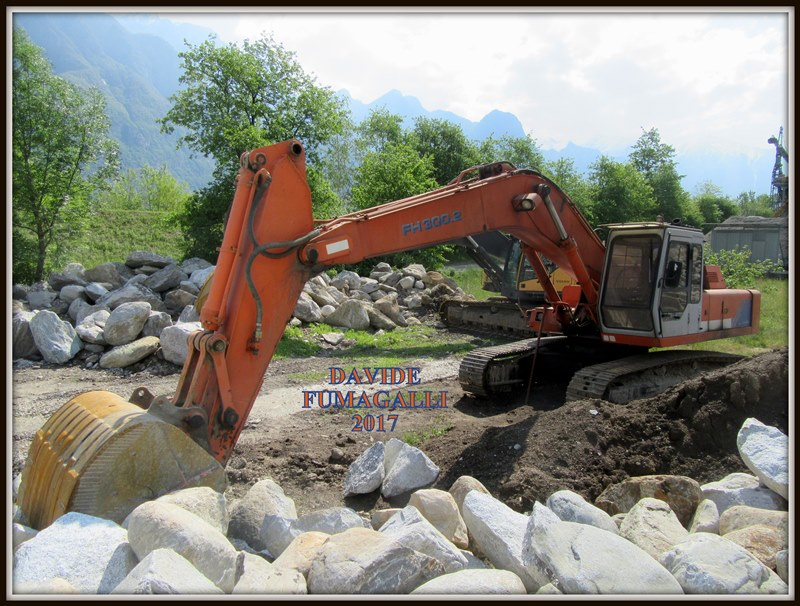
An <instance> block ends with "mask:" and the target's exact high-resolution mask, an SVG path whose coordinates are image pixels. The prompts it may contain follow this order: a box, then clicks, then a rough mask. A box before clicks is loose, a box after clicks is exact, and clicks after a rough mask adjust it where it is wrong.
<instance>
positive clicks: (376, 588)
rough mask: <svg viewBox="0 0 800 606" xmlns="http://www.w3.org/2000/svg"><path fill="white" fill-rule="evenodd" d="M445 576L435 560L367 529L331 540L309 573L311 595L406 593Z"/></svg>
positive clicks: (324, 546)
mask: <svg viewBox="0 0 800 606" xmlns="http://www.w3.org/2000/svg"><path fill="white" fill-rule="evenodd" d="M443 573H444V568H443V567H442V565H441V564H440V563H439V562H437V561H436V560H434V559H433V558H431V557H429V556H426V555H424V554H421V553H419V552H417V551H414V550H413V549H409V548H408V547H406V546H404V545H402V544H401V543H399V542H398V541H396V540H394V539H393V538H391V537H390V536H387V535H385V534H383V533H380V532H377V531H375V530H370V529H367V528H351V529H349V530H346V531H345V532H342V533H340V534H337V535H334V536H332V537H330V538H329V539H328V540H327V541H326V542H325V544H324V545H323V546H322V548H321V549H320V552H319V556H317V558H315V559H314V561H313V562H312V563H311V568H310V570H309V572H308V590H309V593H312V594H406V593H409V592H411V591H412V590H414V589H416V588H417V587H419V586H420V585H422V584H423V583H425V582H426V581H429V580H430V579H432V578H434V577H437V576H440V575H441V574H443Z"/></svg>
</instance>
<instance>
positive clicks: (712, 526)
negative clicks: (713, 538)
mask: <svg viewBox="0 0 800 606" xmlns="http://www.w3.org/2000/svg"><path fill="white" fill-rule="evenodd" d="M689 532H710V533H712V534H719V512H718V511H717V505H716V503H714V501H711V500H709V499H703V500H702V501H700V504H699V505H698V506H697V509H695V510H694V516H692V521H691V523H690V524H689Z"/></svg>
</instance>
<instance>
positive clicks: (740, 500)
mask: <svg viewBox="0 0 800 606" xmlns="http://www.w3.org/2000/svg"><path fill="white" fill-rule="evenodd" d="M702 490H703V496H704V498H706V499H710V500H712V501H714V503H716V505H717V511H719V515H720V516H721V515H722V514H724V513H725V510H727V509H729V508H731V507H733V506H734V505H748V506H750V507H758V508H761V509H776V510H780V511H786V510H787V509H788V504H787V503H786V501H785V500H784V499H783V497H781V496H780V495H778V494H777V493H775V492H774V491H772V490H770V489H769V488H766V487H765V486H762V485H761V484H760V483H759V481H758V478H757V477H755V476H753V475H750V474H749V473H731V474H729V475H727V476H725V477H724V478H723V479H721V480H720V481H718V482H709V483H708V484H703V486H702Z"/></svg>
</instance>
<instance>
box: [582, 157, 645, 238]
mask: <svg viewBox="0 0 800 606" xmlns="http://www.w3.org/2000/svg"><path fill="white" fill-rule="evenodd" d="M588 181H589V186H590V191H591V197H592V206H593V208H594V213H593V219H594V222H595V225H600V224H603V223H625V222H629V221H652V220H654V219H655V217H656V202H655V199H654V198H653V188H652V187H651V186H650V184H649V183H648V182H647V179H646V178H645V176H644V175H643V174H642V173H641V172H639V170H638V169H637V168H636V167H635V166H634V165H633V164H632V163H630V162H626V163H622V162H617V161H615V160H612V159H611V158H609V157H607V156H600V157H599V158H598V159H597V161H595V163H594V164H592V165H591V166H590V168H589V179H588Z"/></svg>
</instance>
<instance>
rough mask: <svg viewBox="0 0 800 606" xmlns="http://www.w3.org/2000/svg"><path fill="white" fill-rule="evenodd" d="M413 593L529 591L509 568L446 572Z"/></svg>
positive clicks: (464, 593) (469, 593)
mask: <svg viewBox="0 0 800 606" xmlns="http://www.w3.org/2000/svg"><path fill="white" fill-rule="evenodd" d="M411 593H412V594H433V595H442V594H444V595H446V594H452V595H483V594H495V595H517V594H526V593H528V592H527V591H526V590H525V584H524V583H523V582H522V579H520V578H519V577H518V576H517V575H515V574H514V573H513V572H510V571H508V570H495V569H493V568H485V569H482V570H476V569H468V570H460V571H458V572H451V573H450V574H444V575H442V576H440V577H436V578H435V579H431V580H430V581H428V582H427V583H424V584H422V585H420V586H419V587H417V588H416V589H415V590H414V591H412V592H411Z"/></svg>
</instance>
